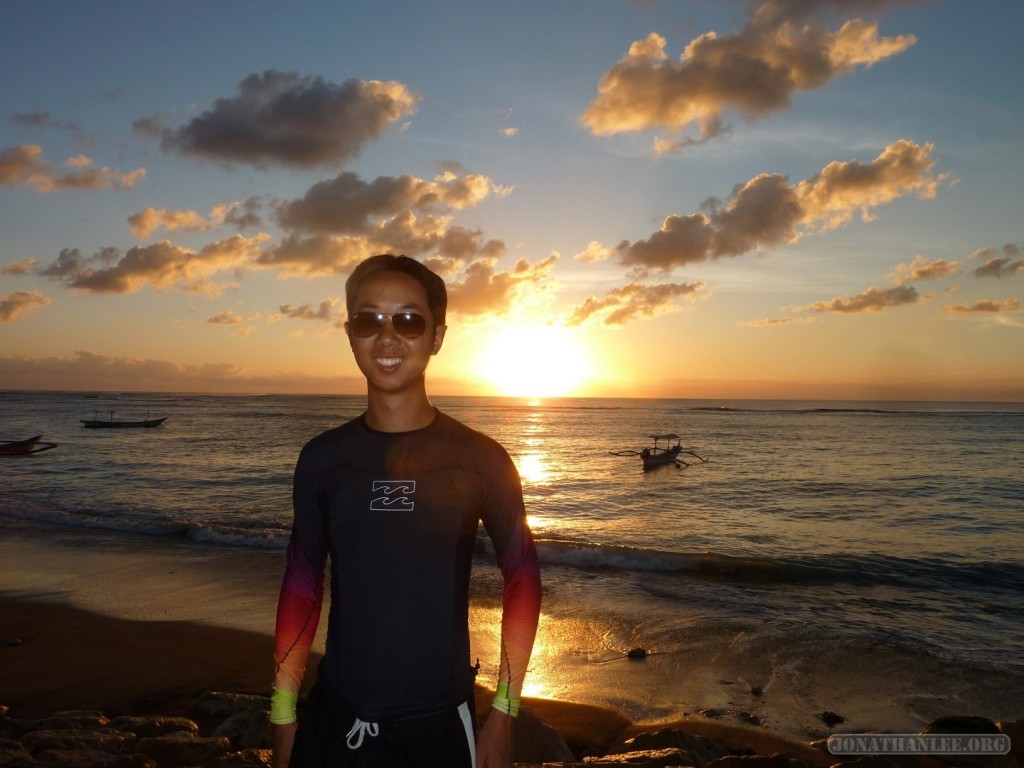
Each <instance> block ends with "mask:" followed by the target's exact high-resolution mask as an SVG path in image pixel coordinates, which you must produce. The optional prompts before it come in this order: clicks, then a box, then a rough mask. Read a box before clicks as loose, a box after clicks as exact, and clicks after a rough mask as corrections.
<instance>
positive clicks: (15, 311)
mask: <svg viewBox="0 0 1024 768" xmlns="http://www.w3.org/2000/svg"><path fill="white" fill-rule="evenodd" d="M49 305H50V299H49V298H47V297H46V296H43V294H41V293H40V292H39V291H15V292H14V293H9V294H7V295H6V296H4V297H3V298H2V299H0V322H2V323H7V322H10V321H12V320H15V319H16V318H17V317H18V315H21V314H23V313H25V312H28V311H29V310H32V309H38V308H39V307H46V306H49Z"/></svg>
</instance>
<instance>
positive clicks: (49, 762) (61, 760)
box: [29, 749, 158, 768]
mask: <svg viewBox="0 0 1024 768" xmlns="http://www.w3.org/2000/svg"><path fill="white" fill-rule="evenodd" d="M36 759H37V760H38V762H37V763H30V764H29V765H32V766H35V765H39V766H40V768H42V767H43V766H45V768H158V766H157V764H156V763H154V762H153V761H152V760H149V759H147V758H146V756H145V755H137V754H132V755H111V754H110V753H108V752H99V751H97V750H94V749H70V750H69V749H47V750H43V751H42V752H40V753H39V754H38V755H36Z"/></svg>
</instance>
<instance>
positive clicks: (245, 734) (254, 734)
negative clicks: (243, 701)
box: [212, 707, 270, 749]
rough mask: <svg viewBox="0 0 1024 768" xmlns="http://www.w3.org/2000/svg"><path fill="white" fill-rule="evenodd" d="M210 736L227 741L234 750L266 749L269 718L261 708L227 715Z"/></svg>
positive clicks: (268, 742)
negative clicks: (220, 737) (219, 737)
mask: <svg viewBox="0 0 1024 768" xmlns="http://www.w3.org/2000/svg"><path fill="white" fill-rule="evenodd" d="M212 735H213V736H223V737H224V738H226V739H228V740H229V741H230V742H231V746H233V747H234V748H235V749H267V748H269V747H270V717H269V715H268V713H267V712H266V711H265V710H263V709H262V708H257V707H249V708H247V709H243V710H241V711H239V712H235V713H234V714H233V715H229V716H228V719H227V720H224V721H223V722H222V723H221V724H220V725H218V726H217V727H216V728H215V729H214V731H213V734H212Z"/></svg>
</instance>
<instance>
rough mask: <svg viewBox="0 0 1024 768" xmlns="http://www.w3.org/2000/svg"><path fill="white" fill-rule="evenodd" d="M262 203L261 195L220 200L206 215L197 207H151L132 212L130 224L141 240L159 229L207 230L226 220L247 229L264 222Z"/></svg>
mask: <svg viewBox="0 0 1024 768" xmlns="http://www.w3.org/2000/svg"><path fill="white" fill-rule="evenodd" d="M260 204H261V203H260V200H259V198H250V199H249V200H246V201H245V202H244V203H241V202H233V203H217V204H216V205H215V206H213V207H212V208H211V209H210V213H209V215H208V216H207V217H206V218H204V217H203V216H202V215H201V214H200V213H198V212H197V211H168V210H167V209H166V208H149V207H147V208H143V209H142V210H141V211H139V212H137V213H133V214H132V215H131V216H129V217H128V225H129V226H130V227H131V231H132V234H133V235H134V236H135V237H137V238H139V239H140V240H145V239H147V238H148V237H149V236H150V235H152V234H153V232H155V231H156V230H158V229H163V230H165V231H167V232H176V231H183V232H205V231H207V230H210V229H216V228H217V227H221V226H223V225H224V224H225V223H227V224H234V225H235V226H237V227H238V228H239V229H244V228H245V227H248V226H258V225H259V224H260V223H261V220H260V217H259V215H258V213H257V211H258V209H259V206H260Z"/></svg>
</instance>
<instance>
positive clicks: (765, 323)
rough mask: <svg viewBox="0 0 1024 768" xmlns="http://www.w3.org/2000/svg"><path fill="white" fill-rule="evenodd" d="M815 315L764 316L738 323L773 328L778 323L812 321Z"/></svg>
mask: <svg viewBox="0 0 1024 768" xmlns="http://www.w3.org/2000/svg"><path fill="white" fill-rule="evenodd" d="M815 320H817V318H815V317H766V318H764V319H763V320H751V321H749V322H746V323H740V325H745V326H746V327H748V328H773V327H776V326H779V325H791V324H792V323H813V322H814V321H815Z"/></svg>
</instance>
